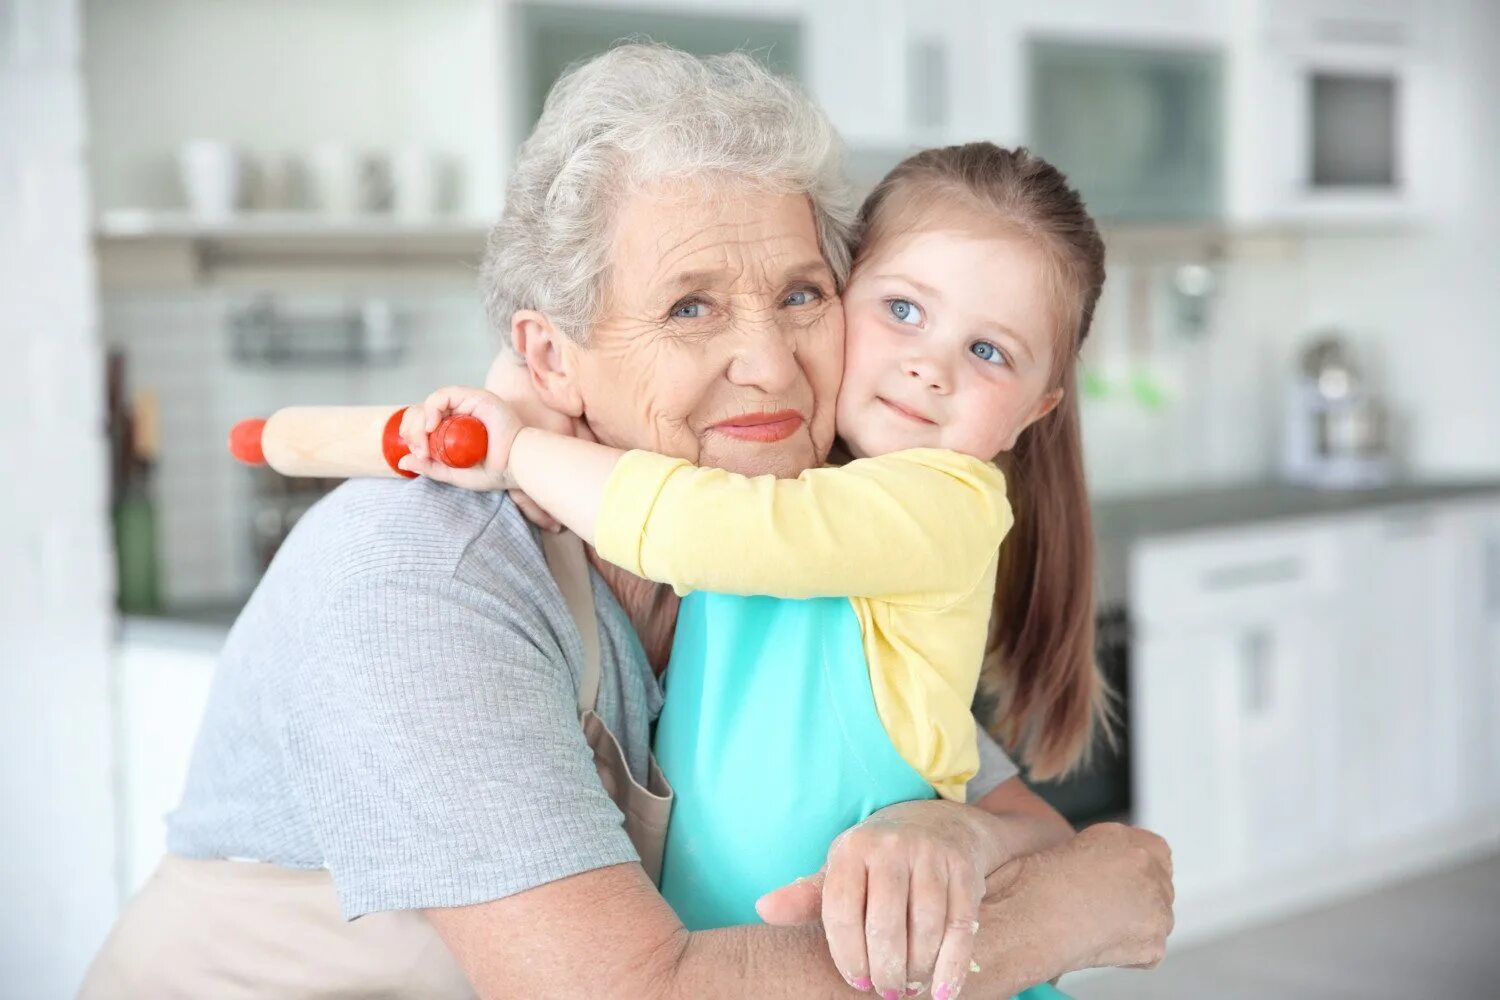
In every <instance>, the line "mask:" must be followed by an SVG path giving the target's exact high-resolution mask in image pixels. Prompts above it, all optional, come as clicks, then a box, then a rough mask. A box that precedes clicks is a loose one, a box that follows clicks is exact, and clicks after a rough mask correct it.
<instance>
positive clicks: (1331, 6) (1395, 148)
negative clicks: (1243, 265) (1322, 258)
mask: <svg viewBox="0 0 1500 1000" xmlns="http://www.w3.org/2000/svg"><path fill="white" fill-rule="evenodd" d="M1434 7H1435V5H1432V4H1424V3H1422V2H1420V0H1241V2H1240V3H1239V5H1238V15H1237V17H1236V18H1235V21H1234V25H1233V29H1232V32H1231V36H1230V37H1231V49H1232V53H1233V58H1232V59H1231V61H1230V73H1229V86H1228V90H1227V105H1228V112H1229V113H1228V124H1229V129H1228V150H1227V156H1226V157H1225V163H1226V165H1227V167H1228V177H1227V187H1228V191H1229V196H1230V197H1229V211H1230V216H1231V218H1232V219H1233V220H1234V221H1237V222H1247V223H1265V222H1273V223H1286V222H1291V223H1349V224H1377V225H1383V224H1392V223H1403V222H1411V221H1418V220H1420V219H1421V218H1422V216H1423V215H1424V214H1425V213H1426V212H1427V211H1428V210H1430V209H1432V208H1433V207H1434V206H1435V205H1436V204H1437V203H1439V202H1440V201H1441V198H1442V194H1443V192H1442V190H1441V188H1442V165H1441V158H1438V157H1434V156H1432V155H1430V153H1429V151H1430V150H1431V149H1432V148H1433V147H1434V146H1435V145H1441V144H1442V143H1443V142H1444V141H1445V135H1446V130H1447V129H1451V128H1452V127H1453V123H1452V122H1451V121H1445V120H1444V119H1445V116H1448V115H1449V114H1450V112H1449V110H1448V109H1449V106H1450V105H1451V104H1452V103H1453V100H1452V98H1453V96H1454V95H1452V94H1449V93H1446V92H1445V88H1446V87H1448V86H1450V84H1449V82H1448V81H1447V79H1446V77H1445V75H1444V73H1443V72H1442V68H1441V66H1440V59H1439V56H1438V54H1439V53H1440V52H1441V45H1440V44H1438V42H1437V32H1435V30H1434V26H1435V24H1436V23H1437V22H1439V21H1440V20H1441V17H1440V15H1437V14H1435V13H1434V10H1433V8H1434Z"/></svg>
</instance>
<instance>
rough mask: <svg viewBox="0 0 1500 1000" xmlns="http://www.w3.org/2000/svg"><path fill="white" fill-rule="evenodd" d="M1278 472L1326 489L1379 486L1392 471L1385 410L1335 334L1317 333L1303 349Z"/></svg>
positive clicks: (1346, 346)
mask: <svg viewBox="0 0 1500 1000" xmlns="http://www.w3.org/2000/svg"><path fill="white" fill-rule="evenodd" d="M1283 472H1284V474H1285V475H1286V478H1287V479H1289V480H1291V481H1292V482H1296V483H1302V484H1305V485H1308V486H1318V487H1324V488H1330V489H1356V488H1360V487H1373V486H1380V485H1383V484H1385V483H1387V482H1389V481H1390V480H1391V478H1392V476H1393V475H1394V473H1395V462H1394V459H1393V456H1392V453H1391V441H1390V416H1389V412H1388V411H1387V409H1386V406H1385V403H1384V402H1383V401H1382V400H1381V399H1380V397H1379V396H1378V395H1377V394H1376V393H1375V392H1374V391H1372V390H1371V389H1370V387H1369V386H1368V385H1367V383H1366V379H1365V377H1364V375H1363V373H1362V371H1361V369H1360V366H1359V364H1358V363H1357V361H1356V360H1355V358H1354V354H1353V351H1352V350H1351V349H1350V347H1349V345H1348V343H1347V342H1346V341H1345V340H1344V339H1343V338H1342V337H1340V336H1339V335H1338V334H1337V333H1334V332H1326V333H1323V334H1321V335H1319V336H1318V337H1316V338H1314V339H1313V341H1312V342H1311V343H1309V344H1308V346H1307V347H1306V348H1305V349H1304V350H1303V352H1302V355H1301V358H1300V362H1299V366H1298V373H1297V378H1296V381H1295V382H1294V384H1293V385H1292V387H1291V391H1290V392H1289V393H1288V394H1287V414H1286V427H1285V430H1284V449H1283Z"/></svg>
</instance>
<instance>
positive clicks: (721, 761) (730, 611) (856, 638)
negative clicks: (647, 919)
mask: <svg viewBox="0 0 1500 1000" xmlns="http://www.w3.org/2000/svg"><path fill="white" fill-rule="evenodd" d="M656 758H657V761H658V763H659V764H660V765H661V768H662V771H663V772H664V773H665V775H666V777H667V781H668V782H669V783H670V784H671V786H672V788H673V789H674V790H675V792H676V793H677V797H676V803H675V805H674V806H673V809H672V820H671V824H670V826H669V827H668V830H667V844H666V850H665V854H664V855H663V858H662V877H661V892H662V895H663V896H664V897H665V898H666V900H667V902H669V903H670V904H672V908H673V909H675V910H676V911H677V915H678V917H680V918H681V919H682V922H683V924H684V925H685V926H686V927H687V928H688V929H689V930H707V929H709V928H714V927H727V926H731V925H735V924H752V923H759V917H758V916H757V915H756V912H755V901H756V900H757V899H759V898H760V897H761V896H763V895H765V894H766V893H767V892H770V891H771V890H772V889H776V888H779V887H781V886H783V885H786V884H787V883H789V882H791V881H793V880H794V879H796V878H799V877H800V876H803V875H810V874H812V873H813V872H816V871H817V870H818V869H820V868H822V867H823V863H824V861H825V860H826V859H827V857H828V848H829V845H830V844H832V843H833V840H834V838H835V837H837V836H838V835H839V834H840V833H842V832H844V831H845V830H847V829H848V828H849V827H851V826H854V825H855V824H856V823H858V822H860V821H861V820H863V819H865V818H866V817H867V816H869V815H870V814H871V813H873V812H875V811H876V810H878V809H882V808H884V807H885V806H888V805H892V804H894V803H896V802H906V801H910V800H912V799H930V798H933V797H934V796H935V793H934V792H933V790H932V786H931V785H930V784H928V783H927V781H926V780H925V779H923V777H922V776H921V775H920V774H918V773H917V772H916V770H915V769H913V768H912V766H911V765H910V764H908V763H907V762H906V760H905V759H904V758H903V757H902V756H901V754H900V753H899V752H898V751H897V750H896V748H895V746H894V744H892V743H891V740H890V737H889V735H888V734H887V733H886V731H885V726H884V724H883V723H881V721H880V716H879V714H878V713H877V711H876V708H875V696H874V694H873V692H872V691H871V689H870V672H869V668H868V666H867V665H866V661H865V653H864V642H863V639H862V636H861V634H860V629H859V620H858V619H857V618H856V617H855V615H854V608H853V606H852V605H851V604H850V603H849V600H848V599H847V598H843V597H820V598H813V599H810V600H790V599H784V598H775V597H738V596H732V595H726V594H709V593H702V592H695V593H692V594H689V595H688V596H687V597H685V598H683V601H682V607H681V610H680V611H679V612H678V615H677V632H676V635H675V636H674V638H673V640H672V659H671V663H670V665H669V666H668V669H667V672H666V703H665V705H664V706H663V708H662V712H661V718H660V720H659V721H658V723H657V729H656ZM1021 996H1022V997H1025V998H1027V1000H1041V998H1045V997H1058V996H1062V994H1060V993H1058V992H1057V991H1056V990H1054V989H1053V988H1052V987H1050V986H1046V985H1043V986H1039V987H1036V988H1034V989H1031V990H1028V991H1026V992H1025V993H1023V994H1021Z"/></svg>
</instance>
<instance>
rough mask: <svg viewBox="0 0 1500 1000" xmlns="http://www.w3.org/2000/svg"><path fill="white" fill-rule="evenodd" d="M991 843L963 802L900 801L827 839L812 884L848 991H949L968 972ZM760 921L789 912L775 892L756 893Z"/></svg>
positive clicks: (789, 904)
mask: <svg viewBox="0 0 1500 1000" xmlns="http://www.w3.org/2000/svg"><path fill="white" fill-rule="evenodd" d="M991 853H992V852H991V851H990V849H989V846H988V845H987V844H986V842H985V837H984V835H983V831H982V830H981V829H980V828H979V827H977V826H976V825H975V824H974V822H973V820H972V818H971V816H970V813H969V810H967V809H966V808H965V807H963V806H960V805H958V804H956V803H952V802H943V801H939V800H926V801H917V802H901V803H897V804H896V805H893V806H888V807H887V808H885V809H882V810H880V811H879V812H877V813H875V814H873V815H872V816H870V818H868V819H866V820H865V821H864V822H862V823H860V824H859V825H858V826H854V827H851V828H850V829H849V830H848V831H846V832H845V833H844V834H842V835H841V836H840V837H839V838H838V839H837V840H835V841H834V843H833V846H832V847H831V848H829V851H828V863H827V865H826V866H825V867H824V870H823V871H821V872H819V873H818V874H817V875H814V876H812V880H813V882H814V883H818V882H820V883H821V889H822V916H823V928H824V932H825V933H826V934H827V936H828V950H829V953H830V954H831V955H832V957H833V961H834V964H835V965H836V966H837V967H838V969H839V971H840V972H841V973H842V974H843V976H844V978H845V980H847V981H848V982H849V984H850V985H851V986H853V987H855V988H856V989H860V990H869V989H871V988H872V987H873V988H874V990H875V992H876V993H877V994H878V995H880V996H881V997H885V998H891V997H900V996H916V995H917V994H918V993H920V992H921V991H922V990H925V989H926V988H927V986H928V985H929V984H935V985H934V990H935V991H937V992H934V994H933V995H934V996H935V997H939V998H940V1000H942V998H946V997H948V996H955V995H957V992H958V990H959V988H960V987H961V986H962V984H963V980H964V977H965V976H966V975H967V974H968V971H969V963H970V960H971V956H972V954H973V949H974V933H975V930H976V929H977V927H978V919H979V904H980V900H981V898H982V897H983V896H984V886H985V876H986V875H987V874H988V873H989V871H990V868H991V867H992V864H991V860H992V859H991ZM759 908H760V912H761V916H762V918H763V919H765V920H766V922H767V923H785V922H791V921H794V920H796V919H797V916H796V915H795V910H796V909H797V901H795V900H793V899H789V898H787V896H786V895H785V894H783V893H782V892H781V891H780V890H778V892H776V893H771V894H768V895H767V896H765V897H762V903H761V905H760V907H759Z"/></svg>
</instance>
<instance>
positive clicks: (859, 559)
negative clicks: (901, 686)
mask: <svg viewBox="0 0 1500 1000" xmlns="http://www.w3.org/2000/svg"><path fill="white" fill-rule="evenodd" d="M511 471H512V473H513V474H514V475H515V477H516V479H517V481H518V483H519V484H520V486H521V488H522V489H524V490H526V492H528V493H530V494H531V495H532V497H534V498H535V499H536V500H537V501H538V502H539V503H540V504H541V505H542V507H544V508H546V509H547V510H549V511H550V512H551V513H552V514H553V515H554V516H556V517H557V518H559V519H560V520H561V521H563V523H565V524H567V525H568V526H569V527H571V528H573V529H574V530H575V531H577V532H579V534H581V535H583V536H584V537H585V538H587V539H588V540H589V541H591V542H593V544H594V545H595V547H596V548H597V549H598V550H599V554H600V555H602V556H603V557H604V558H605V559H608V560H609V561H610V562H613V563H615V564H616V565H619V566H621V567H622V568H624V569H626V570H628V571H630V572H632V573H634V574H636V575H637V576H643V577H646V578H647V579H650V580H657V581H660V582H664V583H670V584H672V585H673V586H674V587H675V588H677V589H678V590H679V591H687V590H712V591H717V592H720V593H731V594H733V593H739V594H768V595H773V596H779V597H815V596H827V595H836V596H851V597H862V596H883V597H898V596H901V595H910V596H911V597H912V598H913V599H914V600H915V599H928V600H930V599H931V598H932V596H933V595H941V599H943V600H952V599H953V595H955V594H956V593H962V592H964V591H967V590H968V589H969V588H971V587H973V586H974V585H975V583H976V582H977V581H978V580H979V579H980V578H981V576H982V575H983V573H984V572H985V570H986V569H987V568H988V566H989V565H990V563H991V562H992V560H993V559H994V557H995V552H996V550H997V549H998V547H999V545H1000V541H1001V539H1002V538H1004V536H1005V533H1006V531H1007V530H1009V528H1010V524H1011V513H1010V506H1009V504H1008V503H1007V502H1006V499H1005V483H1004V479H1003V478H1002V477H1001V475H1000V472H999V470H998V469H996V468H995V467H994V466H993V465H991V464H989V463H986V462H980V461H978V460H975V459H972V458H968V457H966V456H963V455H959V454H957V453H955V452H948V451H939V450H932V449H925V450H914V451H907V452H900V453H896V454H892V455H885V456H881V457H879V458H873V459H863V460H861V461H858V462H853V463H851V464H849V465H847V466H844V467H842V468H836V469H835V468H828V469H812V470H809V471H807V472H804V473H803V474H802V475H801V476H800V477H799V478H797V479H776V478H775V477H773V476H758V477H755V478H750V477H746V476H740V475H736V474H734V473H731V472H726V471H724V470H722V469H710V468H697V467H695V466H692V465H690V464H689V463H687V462H684V461H682V460H680V459H672V458H667V457H665V456H662V455H656V454H653V453H650V452H641V451H632V452H628V453H625V454H621V453H619V452H616V451H613V450H612V449H605V448H601V447H599V446H597V445H589V444H587V443H584V442H577V441H565V442H564V441H558V440H556V439H555V438H553V437H550V436H538V435H533V434H532V432H531V431H530V430H527V431H525V432H523V433H522V434H521V435H520V436H519V437H518V439H517V441H516V448H515V449H514V456H513V460H512V466H511Z"/></svg>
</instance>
